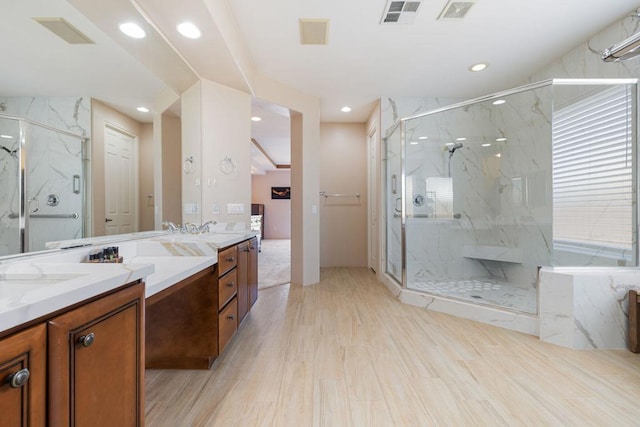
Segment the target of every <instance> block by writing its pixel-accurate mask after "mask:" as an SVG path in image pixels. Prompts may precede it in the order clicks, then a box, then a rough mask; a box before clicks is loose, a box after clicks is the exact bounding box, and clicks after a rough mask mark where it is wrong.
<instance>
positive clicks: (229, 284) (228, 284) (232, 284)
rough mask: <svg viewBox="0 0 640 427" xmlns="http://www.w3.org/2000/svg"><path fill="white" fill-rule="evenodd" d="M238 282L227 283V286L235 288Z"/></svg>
mask: <svg viewBox="0 0 640 427" xmlns="http://www.w3.org/2000/svg"><path fill="white" fill-rule="evenodd" d="M235 285H236V284H235V283H233V282H229V283H227V288H233V287H234V286H235Z"/></svg>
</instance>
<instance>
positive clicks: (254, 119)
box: [251, 116, 262, 122]
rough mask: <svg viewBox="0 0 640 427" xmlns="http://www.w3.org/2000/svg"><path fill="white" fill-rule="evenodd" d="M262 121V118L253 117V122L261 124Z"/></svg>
mask: <svg viewBox="0 0 640 427" xmlns="http://www.w3.org/2000/svg"><path fill="white" fill-rule="evenodd" d="M260 120H262V117H258V116H253V117H251V121H252V122H259V121H260Z"/></svg>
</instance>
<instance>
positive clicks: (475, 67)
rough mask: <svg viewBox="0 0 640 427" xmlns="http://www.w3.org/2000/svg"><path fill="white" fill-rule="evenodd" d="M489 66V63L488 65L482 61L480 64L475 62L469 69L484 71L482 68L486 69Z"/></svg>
mask: <svg viewBox="0 0 640 427" xmlns="http://www.w3.org/2000/svg"><path fill="white" fill-rule="evenodd" d="M487 67H488V65H487V64H484V63H480V64H474V65H472V66H471V67H469V70H470V71H482V70H484V69H485V68H487Z"/></svg>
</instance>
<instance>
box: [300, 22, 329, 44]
mask: <svg viewBox="0 0 640 427" xmlns="http://www.w3.org/2000/svg"><path fill="white" fill-rule="evenodd" d="M299 22H300V44H303V45H306V44H316V45H323V44H329V20H328V19H299Z"/></svg>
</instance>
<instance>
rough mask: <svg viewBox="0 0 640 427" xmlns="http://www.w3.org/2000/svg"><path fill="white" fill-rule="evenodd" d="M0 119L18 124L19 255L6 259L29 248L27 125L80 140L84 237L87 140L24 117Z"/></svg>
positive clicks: (83, 229) (7, 116)
mask: <svg viewBox="0 0 640 427" xmlns="http://www.w3.org/2000/svg"><path fill="white" fill-rule="evenodd" d="M0 119H5V120H13V121H16V122H18V126H19V141H18V149H17V160H18V174H17V175H18V176H17V181H18V192H19V197H18V212H17V213H18V218H17V219H18V233H19V244H20V253H17V254H12V255H9V256H8V257H9V258H10V257H12V256H13V255H15V256H20V255H21V254H23V253H25V252H27V251H29V250H30V249H31V248H28V246H29V244H28V242H29V222H30V219H29V212H28V209H29V201H30V200H29V194H28V184H29V174H28V171H27V167H28V161H27V155H28V153H29V150H30V147H29V144H28V141H27V125H32V126H36V127H39V128H42V129H46V130H50V131H53V132H56V133H58V134H61V135H65V136H68V137H71V138H75V139H78V140H80V143H81V150H82V154H81V157H82V171H83V175H84V177H85V179H83V180H81V181H80V183H79V184H80V194H81V196H82V210H83V214H82V217H81V218H79V219H80V221H81V230H82V234H83V235H84V231H85V225H86V224H85V217H86V212H87V210H86V209H87V194H86V192H87V186H86V185H85V182H86V177H87V164H86V163H87V143H88V141H89V138H87V137H85V136H82V135H78V134H75V133H73V132H69V131H66V130H63V129H58V128H55V127H53V126H50V125H47V124H45V123H41V122H38V121H35V120H31V119H28V118H25V117H18V116H13V115H9V114H3V113H0Z"/></svg>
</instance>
